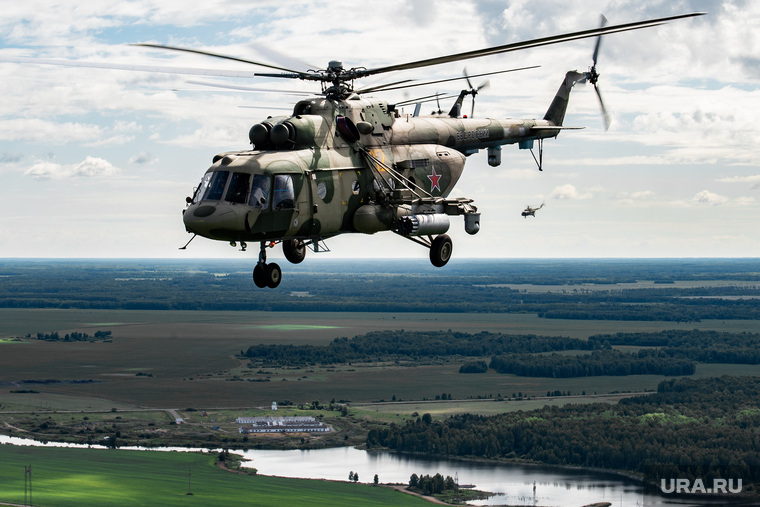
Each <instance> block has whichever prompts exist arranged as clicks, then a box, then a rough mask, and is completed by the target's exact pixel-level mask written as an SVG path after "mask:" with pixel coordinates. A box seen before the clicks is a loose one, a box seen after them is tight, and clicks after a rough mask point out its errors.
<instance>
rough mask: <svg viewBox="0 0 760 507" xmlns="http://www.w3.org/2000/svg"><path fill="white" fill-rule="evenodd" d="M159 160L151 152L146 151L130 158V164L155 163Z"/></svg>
mask: <svg viewBox="0 0 760 507" xmlns="http://www.w3.org/2000/svg"><path fill="white" fill-rule="evenodd" d="M157 161H158V159H157V158H155V157H154V156H153V155H151V154H150V153H147V152H144V151H143V152H142V153H139V154H137V155H135V156H134V157H131V158H130V159H129V163H130V164H140V165H145V164H153V163H155V162H157Z"/></svg>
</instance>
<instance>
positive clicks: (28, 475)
mask: <svg viewBox="0 0 760 507" xmlns="http://www.w3.org/2000/svg"><path fill="white" fill-rule="evenodd" d="M27 498H28V500H29V503H27ZM24 505H34V504H33V503H32V465H29V466H26V465H24Z"/></svg>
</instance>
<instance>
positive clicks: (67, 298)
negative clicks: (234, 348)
mask: <svg viewBox="0 0 760 507" xmlns="http://www.w3.org/2000/svg"><path fill="white" fill-rule="evenodd" d="M383 266H384V267H383V270H382V276H378V272H377V271H373V270H372V269H369V267H368V264H367V262H366V261H356V262H351V261H345V260H342V261H341V262H340V263H339V264H330V263H329V262H327V263H313V264H311V263H310V264H308V265H307V264H304V268H303V271H301V270H300V268H299V272H297V273H295V272H294V273H289V274H288V277H287V278H286V279H285V280H284V281H283V285H282V287H281V288H280V289H278V290H277V291H266V293H264V292H261V293H259V294H257V297H256V298H251V297H250V291H251V277H250V269H251V267H250V263H248V262H241V261H226V260H215V261H209V260H203V261H196V260H193V261H190V260H188V261H183V262H178V261H160V260H152V261H140V260H135V261H125V260H123V259H121V260H118V261H106V260H87V261H86V262H83V261H58V260H45V261H38V260H37V261H16V260H6V261H0V276H1V277H2V279H3V283H2V284H0V307H2V308H83V309H126V310H193V311H198V310H208V311H218V310H225V311H228V310H235V311H311V312H329V311H341V312H346V311H349V312H394V313H406V312H447V313H459V312H471V313H486V312H501V313H531V314H538V315H540V316H541V317H544V318H567V319H596V320H655V321H676V322H677V321H695V322H696V321H699V320H704V319H718V318H719V319H758V318H760V299H758V298H753V297H752V296H757V295H760V283H757V284H755V285H747V284H746V283H745V284H744V285H740V284H737V285H736V286H733V287H710V286H709V281H710V280H717V279H722V280H736V281H737V282H747V281H758V278H760V275H758V273H757V269H756V267H757V266H756V265H755V264H753V261H752V260H742V261H734V260H730V259H722V260H719V261H715V260H713V261H697V262H691V261H689V262H686V261H684V260H673V261H636V260H634V261H620V262H598V261H594V262H588V261H514V262H512V261H500V262H499V261H474V262H468V264H467V266H463V267H454V266H452V267H451V268H450V269H449V268H447V270H445V271H435V270H432V268H431V267H430V266H429V265H428V264H426V262H425V261H422V260H421V261H420V262H419V263H414V262H412V263H410V262H409V261H404V262H398V263H393V262H390V263H389V262H386V263H384V264H383ZM336 268H337V269H338V272H340V275H339V276H336V275H335V272H336V271H335V270H336ZM410 274H412V275H413V276H410ZM636 280H661V281H663V282H673V281H680V280H705V283H706V285H707V286H705V287H678V286H674V285H673V284H669V283H663V284H661V287H659V286H658V288H651V287H643V288H636V287H635V286H633V288H625V289H622V288H620V286H617V285H615V284H617V283H621V282H629V283H630V282H635V281H636ZM347 281H348V283H347ZM515 284H531V285H532V289H535V288H536V287H537V286H541V285H554V286H560V287H561V286H563V285H566V286H567V289H566V290H563V289H561V288H560V289H557V288H556V287H553V288H552V289H551V290H550V289H549V288H547V290H546V291H540V290H539V291H536V290H529V291H526V290H521V289H520V288H519V285H515ZM581 284H594V285H593V286H591V287H590V288H585V287H583V286H581ZM451 287H456V290H454V291H452V290H451ZM291 291H298V292H299V293H300V294H301V295H303V294H306V295H307V296H308V297H296V296H294V295H293V294H291ZM443 293H445V294H446V297H445V298H431V297H430V294H443ZM199 295H200V297H199ZM737 295H739V296H749V297H747V298H735V297H734V296H737ZM631 303H635V304H631Z"/></svg>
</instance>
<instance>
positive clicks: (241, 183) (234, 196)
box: [224, 173, 251, 204]
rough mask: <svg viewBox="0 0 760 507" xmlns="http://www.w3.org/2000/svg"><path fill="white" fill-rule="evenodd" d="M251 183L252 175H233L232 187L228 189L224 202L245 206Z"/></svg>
mask: <svg viewBox="0 0 760 507" xmlns="http://www.w3.org/2000/svg"><path fill="white" fill-rule="evenodd" d="M250 183H251V175H250V174H248V173H232V178H231V179H230V186H229V188H227V195H226V196H225V197H224V200H225V201H229V202H234V203H236V204H245V199H246V197H248V186H249V185H250Z"/></svg>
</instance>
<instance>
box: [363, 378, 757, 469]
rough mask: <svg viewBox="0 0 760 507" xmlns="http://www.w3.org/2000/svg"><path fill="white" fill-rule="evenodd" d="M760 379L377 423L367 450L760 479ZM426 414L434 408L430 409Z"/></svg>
mask: <svg viewBox="0 0 760 507" xmlns="http://www.w3.org/2000/svg"><path fill="white" fill-rule="evenodd" d="M758 399H760V379H758V378H756V377H728V376H725V377H721V378H706V379H699V380H692V379H670V380H665V381H663V382H661V383H660V384H659V386H658V389H657V393H654V394H651V395H643V396H635V397H631V398H626V399H624V400H621V401H620V402H619V403H618V404H617V405H609V404H604V403H595V404H588V405H566V406H564V407H544V408H543V409H538V410H532V411H526V412H523V411H519V412H510V413H504V414H500V415H495V416H481V415H473V414H459V415H453V416H450V417H449V418H447V419H445V420H443V421H433V420H432V418H430V417H429V416H428V417H420V418H417V419H416V420H411V421H408V422H407V423H406V424H404V425H398V424H395V423H391V424H390V425H388V426H385V427H382V428H376V429H372V430H370V431H369V433H368V435H367V440H366V443H367V447H368V448H388V449H393V450H397V451H404V452H415V453H423V454H427V455H431V456H439V457H444V456H447V457H471V458H487V459H511V460H521V461H529V462H540V463H547V464H554V465H573V466H583V467H596V468H605V469H615V470H626V471H633V472H643V470H644V467H645V465H648V464H657V465H658V466H663V467H674V468H677V467H697V466H702V467H717V466H724V465H728V464H731V465H733V466H735V467H738V468H739V469H740V470H741V471H742V474H743V475H744V476H745V477H747V478H748V479H751V480H753V481H760V457H758V453H757V449H758V447H759V446H760V441H759V437H758V435H759V434H760V409H758V408H757V400H758ZM426 415H427V414H426Z"/></svg>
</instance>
